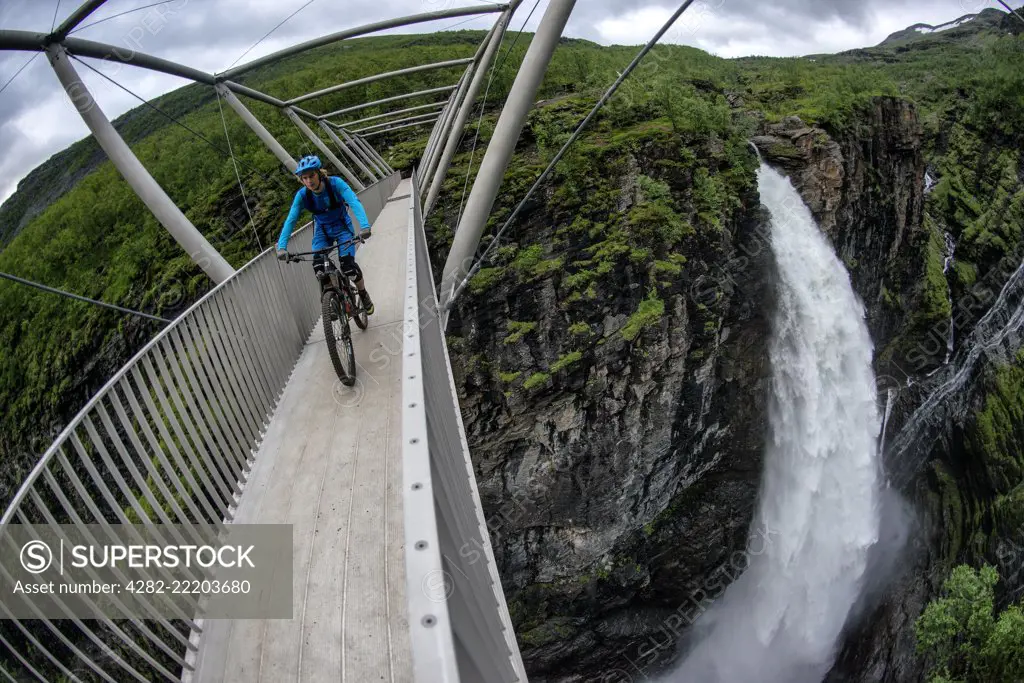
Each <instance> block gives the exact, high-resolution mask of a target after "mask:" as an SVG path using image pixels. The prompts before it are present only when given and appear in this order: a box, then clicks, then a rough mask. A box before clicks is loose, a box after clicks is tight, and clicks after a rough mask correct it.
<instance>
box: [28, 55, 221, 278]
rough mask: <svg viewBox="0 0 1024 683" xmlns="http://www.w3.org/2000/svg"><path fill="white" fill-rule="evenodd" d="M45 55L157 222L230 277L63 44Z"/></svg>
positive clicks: (205, 264)
mask: <svg viewBox="0 0 1024 683" xmlns="http://www.w3.org/2000/svg"><path fill="white" fill-rule="evenodd" d="M46 56H47V58H48V59H49V60H50V65H51V66H52V67H53V70H54V72H56V74H57V78H58V79H59V80H60V83H61V85H63V86H64V90H66V91H67V93H68V97H69V98H70V100H71V102H72V103H73V104H74V105H75V108H76V109H78V113H79V114H81V115H82V119H83V120H84V121H85V124H86V125H87V126H88V127H89V130H90V131H92V134H93V136H95V138H96V142H97V143H99V145H100V147H102V148H103V151H104V152H106V153H107V156H108V157H109V158H110V161H111V163H113V164H114V167H115V168H116V169H117V170H118V172H119V173H120V174H121V175H122V176H123V177H124V179H125V180H126V181H127V182H128V184H129V185H130V186H131V188H132V189H133V190H134V191H135V194H137V195H138V196H139V199H141V200H142V201H143V202H144V203H145V204H146V206H147V207H148V208H149V210H150V211H152V212H153V215H154V216H156V219H157V220H158V221H160V224H161V225H163V226H164V228H166V229H167V231H168V232H169V233H171V235H172V236H173V237H174V239H175V240H176V241H177V242H178V244H179V245H181V247H182V248H183V249H184V250H185V251H186V252H187V253H188V255H189V256H190V257H191V258H192V260H193V261H195V262H196V264H197V265H198V266H199V267H200V268H202V269H203V272H205V273H206V274H207V275H209V276H210V278H211V279H212V280H213V281H214V282H216V283H218V284H219V283H221V282H223V281H224V280H227V279H228V278H229V277H231V275H232V273H234V272H235V269H234V268H232V267H231V264H230V263H228V262H227V260H225V258H224V257H223V256H221V255H220V253H219V252H218V251H217V250H216V249H214V248H213V245H211V244H210V243H209V242H208V241H207V240H206V238H205V237H203V234H202V233H201V232H199V230H197V229H196V226H194V225H192V223H191V221H189V220H188V218H186V217H185V214H183V213H182V212H181V210H180V209H179V208H178V206H177V205H176V204H175V203H174V202H173V201H172V200H171V198H170V197H168V196H167V193H166V192H164V190H163V188H162V187H160V185H159V184H158V183H157V182H156V180H154V179H153V176H151V175H150V174H149V172H148V171H147V170H146V168H145V166H143V165H142V162H140V161H139V159H138V157H136V156H135V154H133V153H132V150H131V148H129V147H128V144H127V143H126V142H125V141H124V140H123V139H122V138H121V136H120V135H118V133H117V131H116V130H114V126H113V125H111V123H110V121H109V120H107V117H106V116H104V114H103V111H102V110H101V109H100V108H99V105H98V104H96V100H94V99H93V97H92V95H91V94H90V93H89V90H88V89H87V88H86V87H85V83H83V82H82V79H81V78H79V76H78V73H77V72H76V71H75V68H74V67H73V66H72V65H71V60H70V58H69V57H68V53H67V51H65V50H64V47H63V46H62V45H60V44H56V43H55V44H52V45H49V46H48V47H47V48H46Z"/></svg>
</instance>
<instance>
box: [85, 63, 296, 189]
mask: <svg viewBox="0 0 1024 683" xmlns="http://www.w3.org/2000/svg"><path fill="white" fill-rule="evenodd" d="M71 56H72V57H74V59H75V60H76V61H77V62H79V63H80V64H82V65H84V66H85V67H86V68H88V69H90V70H92V71H94V72H95V73H97V74H99V75H100V76H102V77H103V78H105V79H106V80H108V81H110V82H111V83H113V84H114V85H116V86H117V87H118V88H120V89H121V90H124V91H125V92H126V93H128V94H129V95H131V96H132V97H134V98H135V99H137V100H139V101H140V102H142V103H143V104H145V105H146V106H147V107H149V108H150V109H152V110H153V111H155V112H156V113H157V114H160V116H163V117H164V118H166V119H167V120H168V121H170V122H171V123H173V124H176V125H178V126H181V127H182V128H184V129H185V130H187V131H188V132H189V133H191V134H192V135H194V136H196V137H197V138H199V139H200V140H202V141H203V142H205V143H206V144H207V145H209V146H210V147H212V148H213V149H215V150H216V151H218V152H220V154H221V155H223V156H225V157H228V156H232V155H231V154H230V152H227V151H225V150H224V148H222V147H220V146H218V145H217V144H216V143H214V142H213V141H212V140H210V139H209V138H207V137H206V136H205V135H203V134H202V133H199V132H197V131H195V130H193V129H192V128H190V127H189V126H187V125H186V124H184V123H182V122H181V121H179V120H178V119H176V118H174V117H173V116H171V115H170V114H168V113H167V112H165V111H163V110H162V109H160V108H159V107H157V106H156V105H155V104H153V103H152V102H150V101H149V100H147V99H146V98H144V97H142V96H141V95H139V94H138V93H136V92H134V91H132V90H131V89H129V88H127V87H125V86H123V85H121V84H120V83H118V82H117V81H116V80H114V79H113V78H111V77H110V76H108V75H106V74H105V73H103V72H102V71H100V70H99V69H97V68H96V67H94V66H92V65H91V64H89V63H88V62H86V61H83V60H82V59H80V58H79V57H76V56H75V55H71ZM242 164H243V165H244V166H245V167H246V169H247V170H248V171H249V172H250V173H255V174H256V175H258V176H260V177H261V178H263V179H264V180H271V181H273V182H275V183H277V184H278V185H279V186H281V187H284V185H283V184H282V182H281V179H280V178H278V177H275V176H268V175H267V174H266V173H264V172H263V171H261V170H260V169H258V168H256V167H255V166H251V165H250V164H247V163H245V162H244V161H243V162H242ZM286 189H287V188H286Z"/></svg>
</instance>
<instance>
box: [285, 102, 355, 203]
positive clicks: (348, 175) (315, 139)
mask: <svg viewBox="0 0 1024 683" xmlns="http://www.w3.org/2000/svg"><path fill="white" fill-rule="evenodd" d="M281 111H283V112H284V114H285V116H287V117H288V118H290V119H291V120H292V123H294V124H295V125H296V126H298V128H299V130H301V131H302V132H303V133H305V134H306V137H308V138H309V140H310V142H312V143H313V144H314V145H316V147H317V149H319V150H320V152H321V153H322V154H323V155H324V156H325V157H327V159H328V160H329V161H330V162H331V163H332V164H334V167H335V168H336V169H338V170H339V171H341V174H342V175H343V176H345V179H346V180H348V183H349V185H351V186H352V189H353V190H355V191H356V192H359V191H360V190H365V189H366V186H365V185H363V184H362V183H361V182H359V178H357V177H356V176H355V174H354V173H352V171H350V170H348V167H347V166H345V164H343V163H341V159H339V158H338V157H337V156H335V155H334V152H332V151H331V148H330V147H328V146H327V145H326V144H324V141H323V140H321V139H320V136H319V135H317V134H316V133H314V132H313V131H312V130H311V129H310V127H309V126H307V125H306V122H305V121H303V120H302V118H301V117H300V116H299V115H298V114H296V113H295V110H294V109H292V108H291V107H285V108H284V109H282V110H281Z"/></svg>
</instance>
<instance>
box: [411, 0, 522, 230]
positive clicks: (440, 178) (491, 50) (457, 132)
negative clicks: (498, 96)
mask: <svg viewBox="0 0 1024 683" xmlns="http://www.w3.org/2000/svg"><path fill="white" fill-rule="evenodd" d="M511 20H512V9H509V10H508V11H506V12H504V13H503V14H502V15H501V16H500V17H499V18H498V26H497V27H496V31H495V33H494V34H493V35H492V36H491V39H490V42H489V43H488V44H487V49H486V50H485V51H484V54H483V57H482V58H481V60H480V65H479V67H478V68H477V70H476V73H474V74H473V81H472V82H471V83H470V85H469V91H468V92H467V93H466V97H465V99H464V100H463V102H462V106H461V107H460V108H459V113H458V115H457V116H456V118H455V123H454V125H453V126H452V130H451V133H450V134H449V135H448V137H447V139H446V140H445V146H444V151H443V152H442V154H441V161H440V165H439V166H438V168H437V171H436V172H435V173H434V176H433V178H430V176H424V179H425V180H429V181H430V189H429V190H428V192H427V199H426V202H425V203H424V205H423V212H424V213H425V214H428V215H429V214H430V210H431V209H432V208H433V206H434V202H436V201H437V195H438V194H440V192H441V184H442V183H443V182H444V177H445V175H447V173H448V168H449V167H450V166H451V163H452V159H453V158H454V157H455V150H456V149H458V146H459V142H461V140H462V131H463V129H464V128H465V127H466V122H467V121H468V120H469V115H470V113H471V112H472V111H473V107H474V105H475V103H476V99H477V97H479V95H480V90H481V89H482V88H483V84H484V78H485V77H486V75H487V72H488V70H489V69H490V67H491V65H492V64H493V63H494V57H495V55H497V53H498V46H499V45H501V39H502V36H503V35H504V33H505V31H506V30H507V29H508V24H509V22H510V21H511Z"/></svg>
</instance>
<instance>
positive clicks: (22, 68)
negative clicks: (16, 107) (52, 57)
mask: <svg viewBox="0 0 1024 683" xmlns="http://www.w3.org/2000/svg"><path fill="white" fill-rule="evenodd" d="M41 54H43V53H42V52H37V53H35V54H34V55H32V56H31V57H29V59H28V61H27V62H25V63H24V64H22V65H21V68H20V69H18V70H17V71H15V72H14V75H13V76H11V77H10V78H9V79H7V82H6V83H4V84H3V87H0V93H2V92H3V91H4V90H7V86H9V85H10V84H11V83H13V82H14V79H15V78H17V77H18V75H19V74H21V72H22V71H24V70H25V67H27V66H28V65H29V64H31V63H32V61H33V60H34V59H35V58H36V57H38V56H39V55H41Z"/></svg>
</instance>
